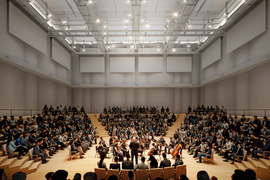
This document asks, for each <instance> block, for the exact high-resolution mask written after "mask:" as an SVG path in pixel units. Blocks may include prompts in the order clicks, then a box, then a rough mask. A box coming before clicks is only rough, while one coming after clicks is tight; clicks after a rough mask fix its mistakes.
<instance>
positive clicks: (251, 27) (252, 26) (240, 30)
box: [227, 1, 266, 53]
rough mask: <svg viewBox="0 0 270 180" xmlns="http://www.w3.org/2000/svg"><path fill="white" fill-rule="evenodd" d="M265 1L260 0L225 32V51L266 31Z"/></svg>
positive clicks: (233, 48)
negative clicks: (260, 0)
mask: <svg viewBox="0 0 270 180" xmlns="http://www.w3.org/2000/svg"><path fill="white" fill-rule="evenodd" d="M265 6H266V3H265V1H263V2H261V3H260V4H259V5H258V6H257V7H255V8H254V9H253V10H252V11H251V12H250V13H248V14H247V15H246V16H245V17H244V18H243V19H241V20H240V21H239V22H238V23H237V24H235V25H234V26H233V27H232V28H231V29H230V30H229V31H228V32H227V53H230V52H232V51H233V50H235V49H237V48H239V47H240V46H242V45H244V44H246V43H247V42H249V41H250V40H252V39H254V38H255V37H257V36H259V35H260V34H262V33H263V32H265V31H266V10H265Z"/></svg>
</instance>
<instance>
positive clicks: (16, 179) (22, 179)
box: [12, 171, 60, 180]
mask: <svg viewBox="0 0 270 180" xmlns="http://www.w3.org/2000/svg"><path fill="white" fill-rule="evenodd" d="M12 180H26V174H25V173H24V172H20V171H18V172H16V173H15V174H13V175H12ZM59 180H60V179H59Z"/></svg>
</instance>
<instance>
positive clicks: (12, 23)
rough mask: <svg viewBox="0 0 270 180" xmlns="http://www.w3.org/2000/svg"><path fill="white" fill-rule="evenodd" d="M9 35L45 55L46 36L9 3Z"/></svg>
mask: <svg viewBox="0 0 270 180" xmlns="http://www.w3.org/2000/svg"><path fill="white" fill-rule="evenodd" d="M8 20H9V21H8V24H9V27H8V28H9V29H8V31H9V33H11V34H12V35H14V36H16V37H17V38H19V39H20V40H22V41H23V42H25V43H27V44H29V45H30V46H32V47H33V48H35V49H37V50H38V51H40V52H42V53H43V54H47V34H46V32H45V31H43V30H42V29H41V28H40V27H39V26H38V25H37V24H36V23H34V22H33V21H32V20H31V19H30V18H28V17H27V16H26V15H25V14H24V13H23V12H22V11H21V10H20V9H19V8H17V7H16V6H15V5H14V4H13V3H11V2H9V17H8Z"/></svg>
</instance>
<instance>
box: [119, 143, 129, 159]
mask: <svg viewBox="0 0 270 180" xmlns="http://www.w3.org/2000/svg"><path fill="white" fill-rule="evenodd" d="M120 147H121V151H123V155H124V157H127V154H128V149H127V144H126V141H121V144H120Z"/></svg>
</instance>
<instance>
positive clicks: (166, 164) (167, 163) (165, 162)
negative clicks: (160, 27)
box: [159, 159, 171, 168]
mask: <svg viewBox="0 0 270 180" xmlns="http://www.w3.org/2000/svg"><path fill="white" fill-rule="evenodd" d="M164 167H171V161H170V160H168V159H164V160H163V161H161V162H160V165H159V168H164Z"/></svg>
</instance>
